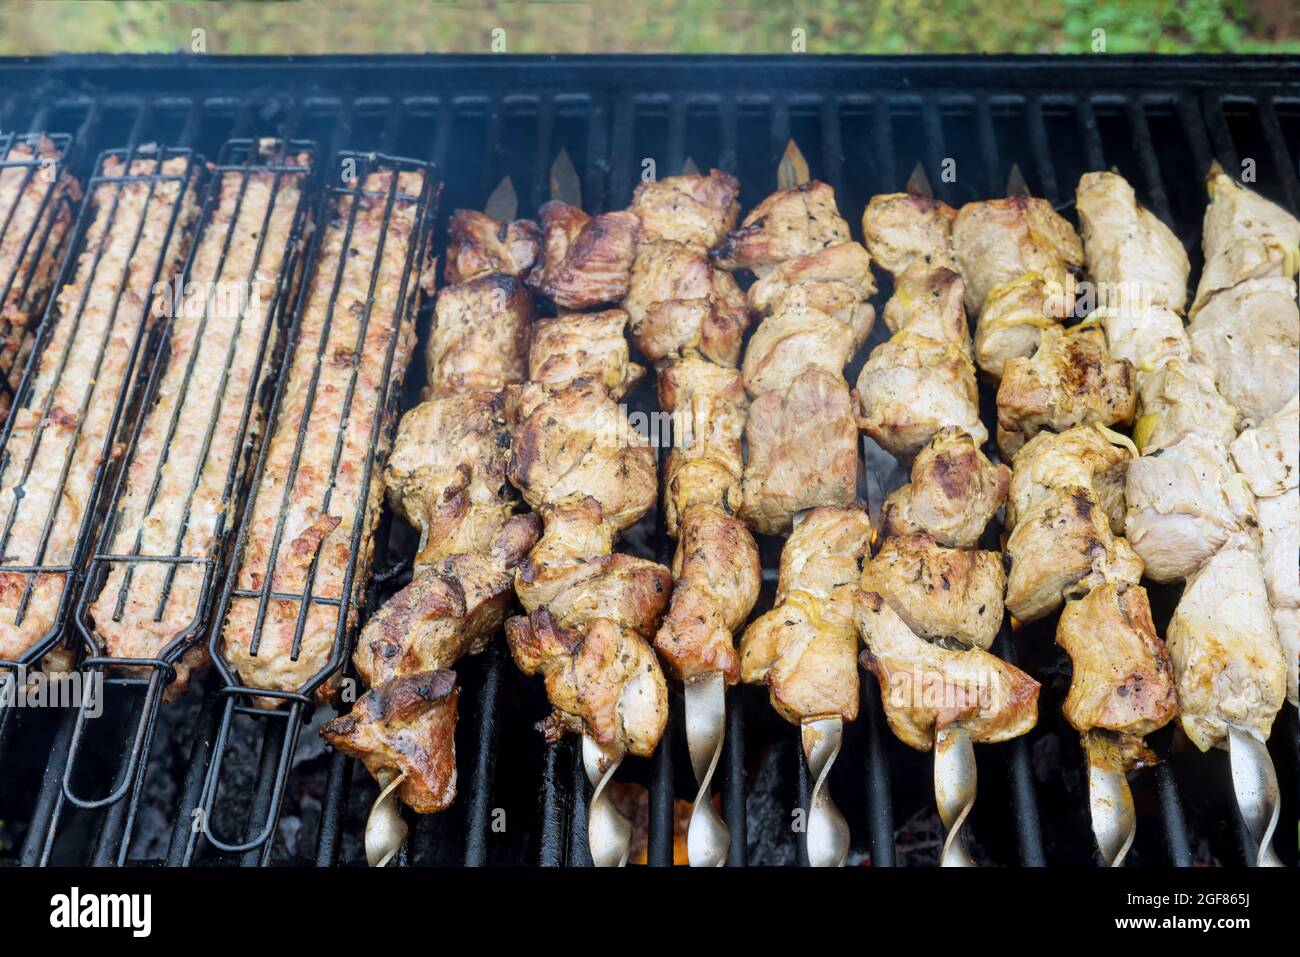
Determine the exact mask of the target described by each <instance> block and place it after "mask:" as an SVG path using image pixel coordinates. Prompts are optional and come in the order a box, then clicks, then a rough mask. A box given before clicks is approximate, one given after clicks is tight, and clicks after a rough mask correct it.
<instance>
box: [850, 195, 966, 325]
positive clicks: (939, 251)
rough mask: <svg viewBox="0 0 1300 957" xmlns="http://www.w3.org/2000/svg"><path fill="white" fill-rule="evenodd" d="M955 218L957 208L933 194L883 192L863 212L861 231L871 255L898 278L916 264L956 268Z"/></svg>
mask: <svg viewBox="0 0 1300 957" xmlns="http://www.w3.org/2000/svg"><path fill="white" fill-rule="evenodd" d="M956 218H957V211H956V210H955V209H953V208H952V207H951V206H949V205H948V204H947V203H944V202H940V201H939V200H937V199H935V198H934V197H932V196H920V195H917V194H916V193H880V194H878V195H876V196H872V197H871V201H870V202H868V203H867V208H866V210H865V211H864V212H863V213H862V235H863V238H864V239H866V241H867V248H868V249H870V250H871V255H872V257H873V258H874V259H875V260H876V262H878V263H879V264H880V265H881V267H882V268H884V269H887V270H888V271H889V272H891V273H893V274H894V276H895V277H896V280H897V277H899V276H900V275H901V274H903V273H906V272H908V271H909V270H910V269H912V268H913V267H916V266H920V267H923V271H925V272H934V271H937V270H940V269H948V270H950V271H951V270H953V269H955V268H956V259H955V257H954V255H953V250H952V224H953V220H955V219H956ZM963 292H964V289H963ZM886 318H887V317H886ZM890 328H891V329H893V328H894V327H893V326H892V325H891V326H890ZM894 331H898V330H897V329H895V330H894Z"/></svg>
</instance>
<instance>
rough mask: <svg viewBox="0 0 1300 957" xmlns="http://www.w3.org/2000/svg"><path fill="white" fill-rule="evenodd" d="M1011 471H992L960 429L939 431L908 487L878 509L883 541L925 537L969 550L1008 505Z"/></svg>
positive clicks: (914, 464) (921, 456)
mask: <svg viewBox="0 0 1300 957" xmlns="http://www.w3.org/2000/svg"><path fill="white" fill-rule="evenodd" d="M1010 481H1011V469H1009V468H1007V467H1006V466H1005V465H994V464H993V463H992V462H990V461H989V460H988V458H987V457H986V456H985V455H984V453H983V452H981V451H980V449H979V446H978V445H976V444H975V440H974V439H972V438H971V437H970V436H969V435H967V434H966V433H965V432H963V431H961V430H960V429H940V430H939V431H938V432H936V433H935V435H934V438H933V439H931V440H930V444H929V445H927V446H926V447H925V448H923V449H921V451H920V453H918V454H917V456H916V459H915V460H914V461H913V462H912V481H910V482H908V483H907V484H906V485H904V486H902V487H901V488H898V489H896V490H894V491H893V492H891V493H890V495H889V497H888V498H886V499H885V504H884V505H882V506H881V509H880V534H881V537H882V538H889V537H890V536H894V535H910V534H912V533H914V532H926V533H927V534H929V535H930V536H931V537H933V538H934V540H935V541H936V542H938V543H939V544H940V545H947V546H963V547H968V548H969V547H971V546H973V545H975V543H976V542H978V541H979V538H980V535H981V534H983V532H984V529H985V527H986V526H987V525H988V523H989V521H990V520H991V519H992V518H993V516H994V514H995V513H996V512H997V510H998V509H999V508H1001V507H1002V503H1003V502H1004V501H1006V497H1007V488H1008V486H1009V483H1010Z"/></svg>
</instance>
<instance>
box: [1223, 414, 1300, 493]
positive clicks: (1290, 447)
mask: <svg viewBox="0 0 1300 957" xmlns="http://www.w3.org/2000/svg"><path fill="white" fill-rule="evenodd" d="M1232 461H1233V463H1234V464H1236V466H1237V471H1239V472H1240V473H1241V474H1242V475H1243V476H1245V478H1246V482H1247V483H1248V484H1249V485H1250V488H1251V491H1253V492H1254V493H1255V494H1256V495H1258V496H1260V497H1261V498H1263V497H1265V496H1268V495H1279V494H1281V493H1282V492H1284V491H1287V490H1288V489H1295V488H1296V487H1297V486H1300V395H1293V396H1291V401H1290V402H1288V403H1287V404H1286V405H1284V406H1283V407H1282V408H1281V409H1280V410H1278V411H1277V412H1274V413H1273V414H1272V415H1270V416H1269V417H1268V418H1267V419H1265V420H1264V421H1263V422H1261V423H1260V424H1259V425H1257V426H1252V427H1251V428H1249V429H1246V430H1245V431H1243V432H1242V433H1241V434H1240V435H1239V436H1237V438H1236V439H1234V440H1233V442H1232Z"/></svg>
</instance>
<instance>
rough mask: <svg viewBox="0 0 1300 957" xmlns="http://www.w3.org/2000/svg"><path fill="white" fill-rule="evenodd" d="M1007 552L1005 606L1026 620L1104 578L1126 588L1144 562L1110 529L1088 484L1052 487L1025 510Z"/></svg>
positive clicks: (1057, 605) (1135, 582) (1080, 592)
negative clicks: (1009, 568)
mask: <svg viewBox="0 0 1300 957" xmlns="http://www.w3.org/2000/svg"><path fill="white" fill-rule="evenodd" d="M1013 469H1014V463H1013ZM1006 555H1007V561H1009V562H1010V564H1011V571H1010V573H1009V574H1008V575H1007V597H1006V605H1007V609H1008V610H1009V611H1010V612H1011V614H1013V615H1015V616H1016V617H1017V618H1018V619H1020V620H1021V621H1033V620H1035V619H1038V618H1042V617H1044V616H1045V615H1050V614H1051V613H1052V612H1053V611H1055V610H1056V609H1057V608H1059V607H1060V606H1061V603H1062V602H1063V601H1065V600H1066V599H1068V598H1076V597H1080V596H1083V595H1086V594H1088V592H1090V591H1091V590H1092V589H1094V588H1096V587H1097V586H1098V585H1101V584H1103V583H1105V582H1112V583H1114V584H1116V585H1119V586H1120V587H1127V586H1129V585H1136V584H1137V583H1138V580H1139V579H1140V578H1141V577H1142V560H1141V559H1140V558H1138V556H1137V554H1136V553H1135V552H1134V551H1133V549H1132V547H1131V546H1130V545H1129V543H1128V542H1127V541H1126V540H1125V539H1123V538H1121V537H1119V536H1117V535H1115V534H1114V533H1113V532H1112V531H1111V529H1110V522H1109V520H1108V519H1107V517H1106V512H1105V510H1104V509H1103V508H1102V505H1101V502H1100V500H1099V499H1098V497H1097V493H1096V492H1095V491H1094V490H1093V489H1092V488H1090V487H1088V486H1084V485H1067V486H1064V487H1061V488H1059V489H1053V490H1052V491H1051V492H1049V493H1048V494H1046V495H1044V496H1042V497H1041V498H1040V499H1039V500H1038V501H1037V502H1036V503H1035V504H1034V505H1033V506H1032V507H1031V508H1029V509H1028V510H1026V511H1025V512H1023V513H1022V514H1020V515H1019V517H1018V519H1017V522H1016V525H1015V527H1014V528H1013V529H1012V530H1011V535H1010V536H1009V537H1008V538H1007V545H1006Z"/></svg>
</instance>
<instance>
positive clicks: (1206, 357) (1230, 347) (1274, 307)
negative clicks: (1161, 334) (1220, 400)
mask: <svg viewBox="0 0 1300 957" xmlns="http://www.w3.org/2000/svg"><path fill="white" fill-rule="evenodd" d="M1297 256H1300V253H1297ZM1187 333H1188V336H1189V337H1190V338H1191V342H1192V358H1193V359H1195V360H1196V361H1197V362H1203V363H1204V364H1205V365H1207V366H1209V367H1210V368H1211V369H1213V370H1214V382H1215V385H1217V386H1218V389H1219V392H1220V393H1222V394H1223V397H1224V398H1225V399H1227V400H1228V401H1229V402H1231V403H1232V404H1233V405H1234V406H1236V408H1237V411H1238V412H1239V413H1241V416H1242V418H1243V419H1244V421H1245V423H1246V424H1247V425H1254V424H1256V423H1258V422H1262V421H1263V420H1264V419H1266V418H1268V417H1269V416H1270V415H1272V414H1273V413H1274V412H1277V411H1278V410H1279V409H1281V408H1282V407H1283V406H1284V405H1286V403H1287V401H1288V400H1289V399H1290V398H1291V397H1292V396H1293V395H1295V394H1296V388H1297V386H1298V384H1300V307H1298V306H1297V305H1296V284H1295V280H1294V279H1289V278H1282V277H1273V278H1268V279H1250V280H1247V281H1245V282H1242V283H1239V284H1238V285H1236V286H1233V287H1232V288H1231V289H1225V290H1223V291H1222V292H1219V293H1217V294H1216V295H1215V296H1214V297H1213V298H1212V299H1210V300H1209V301H1208V302H1206V303H1205V304H1204V305H1202V306H1201V308H1200V309H1199V310H1198V311H1197V312H1196V314H1195V318H1193V319H1192V323H1191V325H1190V326H1188V327H1187Z"/></svg>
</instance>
